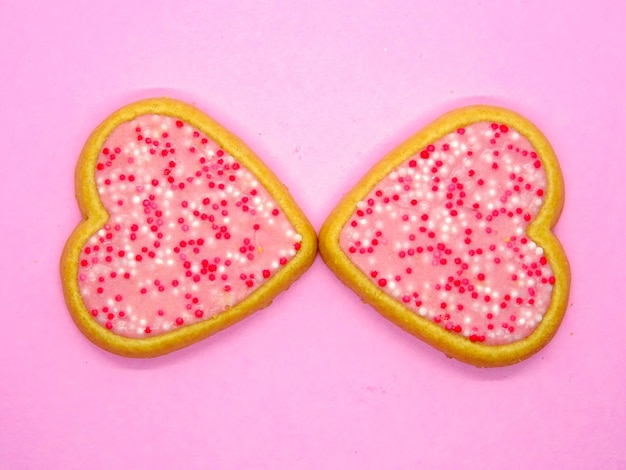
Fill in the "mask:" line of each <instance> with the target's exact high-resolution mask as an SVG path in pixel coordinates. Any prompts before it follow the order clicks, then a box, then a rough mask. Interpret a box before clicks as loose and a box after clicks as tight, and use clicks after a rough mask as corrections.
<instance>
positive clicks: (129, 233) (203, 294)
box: [61, 98, 317, 357]
mask: <svg viewBox="0 0 626 470" xmlns="http://www.w3.org/2000/svg"><path fill="white" fill-rule="evenodd" d="M76 196H77V199H78V203H79V206H80V210H81V213H82V215H83V221H82V222H81V223H80V224H79V225H78V227H76V229H75V230H74V232H73V233H72V235H71V236H70V238H69V240H68V242H67V244H66V246H65V250H64V252H63V255H62V259H61V275H62V280H63V289H64V294H65V299H66V302H67V305H68V307H69V310H70V312H71V314H72V317H73V319H74V321H75V322H76V324H77V325H78V327H79V328H80V330H81V331H82V332H83V333H84V334H85V336H87V338H89V339H90V340H91V341H92V342H94V343H95V344H97V345H98V346H100V347H102V348H104V349H106V350H108V351H111V352H113V353H116V354H120V355H124V356H130V357H150V356H158V355H161V354H166V353H169V352H171V351H174V350H176V349H179V348H182V347H184V346H187V345H189V344H192V343H194V342H196V341H199V340H201V339H203V338H206V337H207V336H209V335H211V334H213V333H215V332H217V331H219V330H222V329H223V328H226V327H227V326H229V325H232V324H233V323H235V322H237V321H239V320H241V319H242V318H244V317H246V316H247V315H249V314H251V313H252V312H254V311H256V310H258V309H261V308H263V307H266V306H268V305H269V304H270V303H271V301H272V299H273V298H274V297H275V296H276V295H278V294H279V293H280V292H282V291H283V290H285V289H287V288H288V287H289V286H290V285H291V283H293V282H294V281H295V280H296V279H297V278H298V277H299V276H300V275H302V274H303V273H304V271H306V269H307V268H308V267H309V266H310V265H311V263H312V262H313V260H314V258H315V254H316V251H317V242H316V235H315V232H314V230H313V228H312V227H311V224H310V223H309V222H308V220H307V219H306V217H305V216H304V214H303V213H302V212H301V210H300V209H299V208H298V206H297V205H296V203H295V202H294V201H293V199H292V198H291V196H290V195H289V192H288V190H287V188H286V187H285V186H284V185H283V184H282V183H280V181H279V180H278V179H277V178H276V176H275V175H274V174H273V173H272V172H271V171H270V170H269V168H267V166H265V164H263V162H262V161H261V160H260V159H259V158H258V157H257V156H256V155H255V154H254V153H253V152H252V151H251V150H250V149H249V148H248V147H247V146H246V145H245V144H244V143H243V142H242V141H241V140H239V139H238V138H237V137H236V136H234V135H233V134H231V133H230V132H229V131H228V130H226V129H225V128H223V127H222V126H221V125H219V124H218V123H217V122H215V121H213V120H212V119H211V118H209V117H208V116H206V115H205V114H204V113H202V112H201V111H199V110H198V109H196V108H195V107H193V106H191V105H188V104H186V103H183V102H180V101H176V100H172V99H167V98H158V99H149V100H144V101H140V102H136V103H133V104H131V105H129V106H126V107H124V108H122V109H120V110H119V111H117V112H115V113H114V114H112V115H111V116H110V117H109V118H108V119H106V120H105V121H104V122H103V123H102V124H101V125H100V126H99V127H98V128H96V129H95V131H94V132H93V133H92V135H91V136H90V137H89V139H88V141H87V143H86V144H85V147H84V149H83V152H82V154H81V156H80V159H79V162H78V165H77V168H76Z"/></svg>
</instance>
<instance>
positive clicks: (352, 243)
mask: <svg viewBox="0 0 626 470" xmlns="http://www.w3.org/2000/svg"><path fill="white" fill-rule="evenodd" d="M562 206H563V182H562V177H561V172H560V169H559V166H558V162H557V160H556V157H555V155H554V152H553V150H552V148H551V147H550V144H549V143H548V141H547V140H546V139H545V137H544V136H543V135H542V134H541V132H540V131H539V130H538V129H537V128H536V127H534V126H533V125H532V124H531V123H530V122H528V121H527V120H526V119H524V118H522V117H521V116H519V115H517V114H515V113H513V112H511V111H508V110H505V109H501V108H496V107H489V106H473V107H468V108H462V109H459V110H456V111H453V112H451V113H448V114H446V115H444V116H443V117H441V118H439V119H438V120H436V121H435V122H433V123H431V124H430V125H428V126H427V127H426V128H425V129H423V130H422V131H420V132H418V133H417V134H416V135H414V136H413V137H411V138H410V139H409V140H407V141H406V142H404V143H403V144H401V145H400V146H399V147H397V148H396V149H395V150H393V151H392V152H391V153H390V154H389V155H387V156H386V157H385V158H383V159H382V160H381V161H380V162H379V163H378V164H377V165H376V166H375V167H374V168H373V169H372V170H371V171H370V172H369V173H368V174H367V175H366V176H365V177H364V178H363V179H362V180H361V182H359V184H358V185H357V186H356V187H355V188H354V189H352V191H350V193H348V194H347V195H346V197H345V198H344V199H343V200H342V201H341V203H340V204H339V205H338V207H337V208H336V209H335V210H334V212H333V213H332V214H331V215H330V217H329V218H328V220H327V221H326V222H325V224H324V226H323V227H322V230H321V232H320V253H321V255H322V257H323V258H324V261H325V262H326V263H327V264H328V266H329V267H330V268H331V269H332V270H333V271H334V272H335V273H336V274H337V276H338V277H339V278H340V279H341V280H342V281H343V282H344V283H345V284H346V285H348V286H349V287H350V288H352V289H353V290H354V291H355V292H356V293H357V294H358V295H359V296H360V297H362V298H363V299H364V300H365V301H366V302H368V303H370V304H371V305H372V306H374V308H376V309H377V310H378V311H379V312H380V313H381V314H382V315H384V316H385V317H387V318H388V319H390V320H391V321H393V322H395V323H396V324H398V325H399V326H400V327H402V328H404V329H405V330H407V331H408V332H410V333H412V334H414V335H415V336H417V337H419V338H421V339H422V340H424V341H426V342H427V343H429V344H431V345H432V346H434V347H436V348H438V349H440V350H441V351H443V352H445V353H446V354H447V355H449V356H451V357H454V358H457V359H459V360H461V361H465V362H468V363H471V364H474V365H476V366H485V367H488V366H503V365H508V364H511V363H515V362H518V361H521V360H523V359H525V358H527V357H529V356H531V355H532V354H534V353H535V352H537V351H538V350H539V349H541V348H542V347H543V346H545V345H546V344H547V343H548V342H549V341H550V339H551V338H552V337H553V335H554V334H555V332H556V330H557V328H558V326H559V324H560V323H561V320H562V317H563V315H564V313H565V309H566V305H567V298H568V293H569V284H570V273H569V266H568V263H567V259H566V257H565V254H564V252H563V249H562V248H561V245H560V244H559V242H558V240H557V239H556V238H555V237H554V235H553V234H552V232H551V228H552V227H553V225H554V224H555V223H556V221H557V219H558V217H559V215H560V212H561V209H562Z"/></svg>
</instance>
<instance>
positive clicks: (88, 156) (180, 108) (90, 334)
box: [61, 98, 317, 357]
mask: <svg viewBox="0 0 626 470" xmlns="http://www.w3.org/2000/svg"><path fill="white" fill-rule="evenodd" d="M144 114H159V115H164V116H170V117H174V118H177V119H181V120H183V121H185V122H187V123H188V124H190V125H192V126H194V127H195V128H196V129H198V130H199V131H200V132H202V133H204V134H205V135H206V136H207V137H209V138H210V139H212V140H214V141H215V142H216V143H217V144H218V145H219V146H220V147H221V148H222V149H224V150H225V151H226V152H228V153H229V154H231V155H232V156H233V157H235V158H236V159H237V160H238V161H239V162H240V163H241V164H242V165H244V166H245V167H246V168H247V169H248V170H249V171H250V172H251V173H252V174H253V175H254V176H255V177H256V178H257V179H258V181H259V182H260V183H261V184H262V185H263V186H264V187H265V188H266V189H267V191H268V192H269V194H270V195H271V196H272V197H273V198H274V200H275V201H276V202H277V204H278V205H279V207H280V208H281V210H282V211H283V212H284V214H285V215H286V217H287V219H288V220H289V221H290V223H291V224H292V225H293V227H294V229H295V230H296V231H297V232H298V233H299V234H300V235H301V236H302V242H301V248H300V249H299V250H298V252H297V253H296V255H295V256H294V258H293V259H292V260H291V261H290V262H289V263H287V264H286V265H285V266H283V267H282V268H281V269H280V270H279V271H277V272H276V273H275V274H274V275H273V276H272V277H271V278H270V279H268V281H267V282H266V283H264V284H263V285H261V286H260V287H259V288H258V289H256V290H255V291H253V292H252V293H251V294H250V295H249V296H248V297H246V298H245V299H244V300H243V301H241V302H240V303H238V304H237V305H235V306H233V307H231V308H229V309H227V310H225V311H224V312H222V313H219V314H217V315H215V316H214V317H211V318H208V319H206V320H204V321H201V322H198V323H195V324H193V325H188V326H184V327H181V328H179V329H176V330H174V331H172V332H168V333H164V334H161V335H157V336H152V337H146V338H127V337H122V336H119V335H117V334H115V333H114V332H112V331H109V330H107V329H106V328H104V327H102V326H101V325H100V324H98V323H97V322H96V321H94V319H93V318H92V316H91V315H90V313H89V312H88V310H87V308H86V307H85V304H84V302H83V300H82V297H81V294H80V292H79V285H78V263H79V257H80V253H81V250H82V248H83V246H84V245H85V244H86V243H87V241H88V240H89V238H90V237H91V236H92V235H93V234H94V233H96V232H97V231H98V230H99V229H100V228H101V227H102V226H103V225H104V224H105V223H106V222H107V220H108V217H109V214H108V213H107V211H106V209H105V208H104V206H103V205H102V202H101V200H100V198H99V196H98V189H97V186H96V181H95V167H96V162H97V159H98V155H99V153H100V151H101V149H102V147H103V145H104V143H105V142H106V140H107V138H108V137H109V135H110V134H111V133H112V132H113V131H114V130H115V129H116V128H117V127H118V126H119V125H120V124H122V123H125V122H128V121H132V120H133V119H135V118H136V117H138V116H141V115H144ZM75 185H76V199H77V201H78V205H79V208H80V211H81V214H82V221H81V222H80V223H79V224H78V226H77V227H76V228H75V229H74V231H73V232H72V234H71V235H70V237H69V239H68V241H67V243H66V245H65V248H64V250H63V253H62V256H61V279H62V284H63V294H64V297H65V301H66V303H67V306H68V309H69V311H70V314H71V316H72V319H73V320H74V322H75V323H76V325H77V326H78V328H79V329H80V331H81V332H82V333H83V334H84V335H85V336H86V337H87V338H88V339H89V340H90V341H92V342H93V343H94V344H96V345H98V346H99V347H101V348H103V349H105V350H107V351H109V352H112V353H115V354H118V355H121V356H127V357H154V356H160V355H163V354H168V353H170V352H173V351H175V350H178V349H181V348H184V347H186V346H188V345H191V344H193V343H196V342H198V341H200V340H202V339H204V338H207V337H208V336H210V335H213V334H215V333H217V332H219V331H221V330H223V329H225V328H227V327H228V326H231V325H232V324H234V323H236V322H238V321H240V320H242V319H244V318H245V317H247V316H248V315H250V314H252V313H254V312H255V311H257V310H260V309H262V308H265V307H267V306H268V305H270V303H271V302H272V300H273V299H274V298H275V297H276V296H277V295H278V294H280V293H281V292H283V291H284V290H286V289H287V288H288V287H289V286H290V285H291V284H292V283H293V282H295V281H296V280H297V279H298V278H299V277H300V276H301V275H302V274H303V273H304V272H305V271H306V270H307V269H308V268H309V266H310V265H311V264H312V263H313V261H314V259H315V256H316V253H317V242H316V234H315V230H314V229H313V227H312V226H311V224H310V222H309V221H308V220H307V218H306V216H305V215H304V214H303V212H302V211H301V210H300V208H299V207H298V206H297V204H296V203H295V201H294V200H293V198H292V197H291V195H290V194H289V191H288V189H287V188H286V187H285V186H284V185H283V184H282V183H281V182H280V181H279V179H278V178H277V177H276V176H275V175H274V174H273V173H272V171H271V170H270V169H269V168H268V167H267V165H265V164H264V163H263V162H262V161H261V160H260V158H259V157H257V156H256V155H255V154H254V152H253V151H252V150H251V149H250V148H249V147H248V146H246V144H245V143H244V142H243V141H241V140H240V139H239V138H238V137H237V136H235V135H234V134H232V133H231V132H230V131H228V130H227V129H226V128H224V127H223V126H222V125H220V124H219V123H217V122H216V121H215V120H213V119H212V118H210V117H209V116H207V115H206V114H205V113H203V112H202V111H200V110H199V109H197V108H195V107H194V106H192V105H190V104H187V103H185V102H182V101H178V100H175V99H171V98H153V99H147V100H142V101H138V102H135V103H132V104H129V105H127V106H125V107H123V108H121V109H119V110H118V111H116V112H114V113H113V114H111V115H110V116H109V117H108V118H107V119H105V120H104V121H103V122H102V123H101V124H100V125H99V126H98V127H97V128H96V129H95V130H94V131H93V132H92V134H91V135H90V136H89V138H88V139H87V142H86V143H85V145H84V147H83V150H82V152H81V155H80V157H79V160H78V164H77V166H76V171H75Z"/></svg>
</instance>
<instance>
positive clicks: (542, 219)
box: [319, 105, 570, 367]
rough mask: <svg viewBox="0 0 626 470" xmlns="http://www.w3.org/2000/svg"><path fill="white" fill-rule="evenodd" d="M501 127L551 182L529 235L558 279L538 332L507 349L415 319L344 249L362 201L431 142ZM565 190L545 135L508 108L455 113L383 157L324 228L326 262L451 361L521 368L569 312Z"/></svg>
mask: <svg viewBox="0 0 626 470" xmlns="http://www.w3.org/2000/svg"><path fill="white" fill-rule="evenodd" d="M483 121H486V122H498V123H503V124H506V125H508V126H509V127H512V128H514V129H516V130H517V131H518V132H519V133H520V134H522V135H524V136H525V137H526V138H527V139H528V140H529V142H530V143H531V144H532V146H533V147H534V149H535V150H536V152H537V154H538V158H539V159H540V160H541V162H542V164H543V166H544V169H545V173H546V178H547V190H546V195H545V200H544V203H543V205H542V207H541V208H540V210H539V213H538V214H537V216H536V218H535V219H534V220H533V221H532V222H531V223H530V225H529V226H528V229H527V235H528V237H529V238H530V239H531V240H533V241H534V242H535V243H536V244H537V245H538V246H540V247H542V248H543V250H544V254H545V256H546V258H547V259H548V261H549V262H550V264H551V266H552V268H553V270H554V275H555V278H556V282H555V285H554V286H553V292H552V299H551V303H550V306H549V308H548V310H547V312H546V313H545V315H544V317H543V319H542V321H541V322H540V323H539V325H538V326H537V328H536V329H535V331H534V332H533V333H532V334H531V335H530V336H528V337H526V338H524V339H522V340H520V341H517V342H514V343H511V344H506V345H483V344H478V343H475V342H472V341H470V340H469V339H467V338H465V337H463V336H459V335H456V334H453V333H450V332H448V331H446V330H445V329H443V328H441V327H440V326H438V325H436V324H434V323H433V322H431V321H430V320H428V319H425V318H422V317H420V316H419V315H416V314H415V313H414V312H413V311H411V310H409V309H408V308H407V307H405V306H404V305H403V304H402V303H401V302H399V301H398V300H395V299H393V298H392V297H390V296H389V295H387V294H386V293H384V292H383V291H382V290H381V289H380V288H378V286H376V285H375V284H374V283H373V282H372V281H371V280H370V279H369V278H368V277H367V276H366V275H365V274H364V273H363V272H362V271H361V270H360V269H359V268H357V267H356V266H355V265H354V264H353V263H352V262H351V261H350V259H349V258H348V256H347V255H346V253H345V252H344V251H343V250H342V249H341V247H340V244H339V238H340V233H341V230H342V229H343V227H344V226H345V225H346V223H347V222H348V220H349V218H350V217H351V216H352V214H353V213H354V211H355V209H356V204H357V203H358V202H359V201H360V200H362V199H363V198H364V197H365V196H366V195H367V194H368V193H369V192H370V191H371V190H372V188H374V186H375V185H376V184H377V183H378V182H379V181H380V180H381V179H383V178H384V177H385V176H386V175H388V174H389V173H391V172H392V171H393V170H394V169H395V168H396V167H397V166H398V165H400V164H401V163H403V162H405V161H406V160H407V159H410V158H411V157H413V156H415V155H416V154H417V153H419V151H420V150H421V149H423V148H425V147H426V146H427V145H429V144H430V143H432V142H435V141H437V140H438V139H440V138H442V137H444V136H446V135H447V134H449V133H451V132H454V131H455V130H456V129H459V128H462V127H465V126H468V125H470V124H473V123H477V122H483ZM563 198H564V185H563V178H562V174H561V170H560V167H559V163H558V161H557V158H556V155H555V153H554V150H553V149H552V147H551V145H550V143H549V142H548V140H547V139H546V137H545V136H544V135H543V133H542V132H541V131H540V130H539V129H538V128H537V127H536V126H535V125H533V124H532V123H531V122H530V121H528V120H527V119H526V118H524V117H522V116H520V115H519V114H517V113H515V112H513V111H510V110H508V109H505V108H500V107H495V106H487V105H477V106H469V107H464V108H459V109H456V110H453V111H451V112H449V113H447V114H445V115H443V116H441V117H440V118H438V119H436V120H435V121H433V122H431V123H430V124H428V125H427V126H426V127H424V128H423V129H422V130H420V131H419V132H417V133H416V134H414V135H413V136H412V137H410V138H409V139H407V140H406V141H405V142H403V143H402V144H400V145H399V146H398V147H396V148H395V149H394V150H392V151H391V152H390V153H389V154H387V155H386V156H385V157H383V158H382V159H381V160H380V161H379V162H378V163H377V164H376V165H375V166H374V167H373V168H372V169H371V170H370V171H369V172H368V173H367V174H366V175H365V176H364V177H363V178H362V179H361V181H360V182H359V183H358V184H357V185H356V186H355V187H354V188H353V189H352V190H350V191H349V192H348V193H347V194H346V195H345V196H344V198H343V199H342V200H341V202H340V203H339V204H338V206H337V207H336V208H335V209H334V210H333V212H332V213H331V214H330V216H329V217H328V219H327V220H326V221H325V223H324V224H323V226H322V228H321V231H320V234H319V250H320V254H321V256H322V258H323V260H324V262H325V263H326V264H327V265H328V267H329V268H330V269H331V270H332V271H333V272H334V273H335V274H336V275H337V277H338V278H339V279H340V280H341V281H342V282H343V283H344V284H345V285H346V286H348V287H349V288H350V289H352V290H353V291H355V292H356V293H357V295H359V297H361V299H363V301H365V302H367V303H368V304H370V305H371V306H372V307H374V308H375V309H376V310H377V311H378V312H379V313H380V314H381V315H383V316H384V317H385V318H387V319H388V320H390V321H392V322H393V323H395V324H396V325H398V326H399V327H401V328H403V329H404V330H406V331H407V332H409V333H411V334H413V335H414V336H416V337H418V338H419V339H421V340H423V341H424V342H426V343H428V344H430V345H431V346H433V347H435V348H437V349H439V350H441V351H442V352H444V353H445V354H446V355H448V356H449V357H452V358H456V359H458V360H460V361H463V362H466V363H469V364H473V365H475V366H478V367H497V366H506V365H510V364H514V363H517V362H520V361H522V360H524V359H527V358H528V357H530V356H532V355H533V354H535V353H536V352H538V351H539V350H541V349H542V348H543V347H544V346H545V345H546V344H548V342H550V340H551V339H552V338H553V336H554V335H555V333H556V331H557V329H558V327H559V325H560V323H561V321H562V319H563V316H564V314H565V311H566V308H567V300H568V296H569V287H570V269H569V264H568V261H567V258H566V256H565V252H564V250H563V248H562V246H561V244H560V242H559V240H558V239H557V238H556V237H555V235H554V234H553V232H552V228H553V227H554V225H555V224H556V222H557V221H558V219H559V216H560V214H561V211H562V208H563V200H564V199H563Z"/></svg>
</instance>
